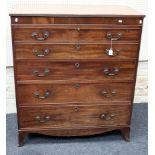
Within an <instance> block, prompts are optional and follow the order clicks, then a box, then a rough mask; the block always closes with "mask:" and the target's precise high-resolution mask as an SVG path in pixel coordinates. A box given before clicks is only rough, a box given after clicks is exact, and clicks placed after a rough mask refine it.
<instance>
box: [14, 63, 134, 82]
mask: <svg viewBox="0 0 155 155" xmlns="http://www.w3.org/2000/svg"><path fill="white" fill-rule="evenodd" d="M135 69H136V61H68V62H67V61H65V62H62V61H61V62H43V61H42V62H41V61H37V62H34V61H22V62H18V63H17V66H16V74H17V80H78V79H81V80H84V79H85V80H121V81H122V80H134V74H135Z"/></svg>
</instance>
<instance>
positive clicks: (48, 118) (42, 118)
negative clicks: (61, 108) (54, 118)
mask: <svg viewBox="0 0 155 155" xmlns="http://www.w3.org/2000/svg"><path fill="white" fill-rule="evenodd" d="M35 119H36V120H37V121H39V122H40V123H46V122H48V121H49V120H50V119H51V116H49V115H47V116H44V117H40V116H39V115H37V116H36V117H35Z"/></svg>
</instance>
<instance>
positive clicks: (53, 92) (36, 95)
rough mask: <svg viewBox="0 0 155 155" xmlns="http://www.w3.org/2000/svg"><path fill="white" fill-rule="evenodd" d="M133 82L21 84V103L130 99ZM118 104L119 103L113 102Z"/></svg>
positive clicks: (18, 88) (19, 89)
mask: <svg viewBox="0 0 155 155" xmlns="http://www.w3.org/2000/svg"><path fill="white" fill-rule="evenodd" d="M132 90H133V84H132V83H112V82H111V83H109V84H108V83H101V84H99V83H71V84H59V83H57V84H33V85H30V84H19V85H17V92H18V94H19V95H18V103H19V104H20V105H34V106H38V105H39V104H44V105H45V104H56V103H81V102H85V103H86V102H87V103H90V104H94V102H98V103H100V102H102V103H103V104H104V103H106V102H111V101H117V102H118V101H130V100H131V96H132ZM113 104H117V103H113Z"/></svg>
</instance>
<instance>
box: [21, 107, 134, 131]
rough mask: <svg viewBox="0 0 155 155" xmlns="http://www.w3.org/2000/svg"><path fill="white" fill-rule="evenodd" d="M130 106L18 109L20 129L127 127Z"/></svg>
mask: <svg viewBox="0 0 155 155" xmlns="http://www.w3.org/2000/svg"><path fill="white" fill-rule="evenodd" d="M130 111H131V107H130V106H104V105H92V106H59V107H58V106H47V107H20V108H19V123H20V128H56V127H58V128H59V127H60V128H63V127H64V128H74V127H75V128H77V127H89V126H106V125H112V126H115V125H127V124H129V120H130Z"/></svg>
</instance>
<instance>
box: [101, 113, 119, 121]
mask: <svg viewBox="0 0 155 155" xmlns="http://www.w3.org/2000/svg"><path fill="white" fill-rule="evenodd" d="M115 116H116V113H111V114H109V113H102V114H101V115H100V119H102V120H106V121H110V120H112V119H113V118H114V117H115Z"/></svg>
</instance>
